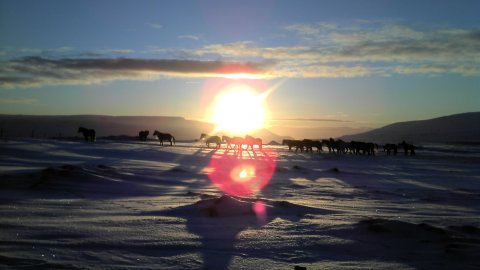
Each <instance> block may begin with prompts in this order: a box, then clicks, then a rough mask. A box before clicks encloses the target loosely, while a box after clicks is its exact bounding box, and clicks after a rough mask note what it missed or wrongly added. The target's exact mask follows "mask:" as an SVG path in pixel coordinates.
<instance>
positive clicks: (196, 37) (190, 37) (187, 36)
mask: <svg viewBox="0 0 480 270" xmlns="http://www.w3.org/2000/svg"><path fill="white" fill-rule="evenodd" d="M178 38H180V39H191V40H200V37H199V36H196V35H180V36H178Z"/></svg>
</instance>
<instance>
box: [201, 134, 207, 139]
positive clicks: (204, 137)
mask: <svg viewBox="0 0 480 270" xmlns="http://www.w3.org/2000/svg"><path fill="white" fill-rule="evenodd" d="M206 138H208V134H207V133H201V134H200V140H203V139H206Z"/></svg>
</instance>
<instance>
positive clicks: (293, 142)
mask: <svg viewBox="0 0 480 270" xmlns="http://www.w3.org/2000/svg"><path fill="white" fill-rule="evenodd" d="M282 145H287V146H288V150H289V151H291V150H292V148H293V147H295V152H297V151H298V150H299V149H300V151H301V152H303V146H304V143H303V142H302V141H300V140H283V141H282Z"/></svg>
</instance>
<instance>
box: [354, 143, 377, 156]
mask: <svg viewBox="0 0 480 270" xmlns="http://www.w3.org/2000/svg"><path fill="white" fill-rule="evenodd" d="M348 148H349V149H350V152H351V153H353V154H355V155H359V154H363V155H365V154H366V155H375V148H378V146H377V145H376V144H374V143H371V142H370V143H366V142H357V141H351V142H350V143H349V144H348Z"/></svg>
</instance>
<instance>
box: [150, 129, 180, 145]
mask: <svg viewBox="0 0 480 270" xmlns="http://www.w3.org/2000/svg"><path fill="white" fill-rule="evenodd" d="M153 136H157V138H158V141H159V142H160V145H163V141H167V142H170V145H174V144H175V137H173V136H172V134H170V133H161V132H159V131H158V130H155V132H154V133H153Z"/></svg>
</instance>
